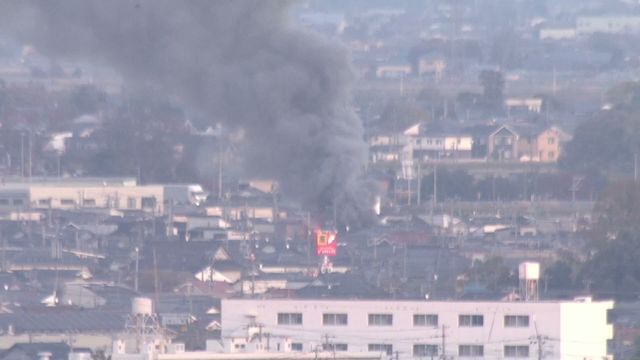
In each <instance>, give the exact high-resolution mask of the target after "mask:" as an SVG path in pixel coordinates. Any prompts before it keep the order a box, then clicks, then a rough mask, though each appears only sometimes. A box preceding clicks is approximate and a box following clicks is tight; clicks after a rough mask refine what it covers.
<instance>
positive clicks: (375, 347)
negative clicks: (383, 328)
mask: <svg viewBox="0 0 640 360" xmlns="http://www.w3.org/2000/svg"><path fill="white" fill-rule="evenodd" d="M369 351H371V352H381V353H385V354H387V355H392V354H393V345H391V344H369Z"/></svg>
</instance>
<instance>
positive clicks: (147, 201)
mask: <svg viewBox="0 0 640 360" xmlns="http://www.w3.org/2000/svg"><path fill="white" fill-rule="evenodd" d="M156 203H157V202H156V199H155V198H154V197H143V198H142V199H141V205H142V207H143V208H153V207H155V206H156ZM24 204H25V200H24V199H7V198H0V206H3V205H4V206H7V205H14V206H21V205H24ZM136 204H137V200H136V198H132V197H131V198H127V208H129V209H135V208H136ZM38 205H40V206H51V199H50V198H49V199H40V200H38ZM60 205H63V206H75V205H76V201H75V200H74V199H60ZM82 205H83V206H89V207H90V206H96V200H95V199H84V200H82ZM114 206H115V207H119V204H118V203H117V202H116V203H115V205H114Z"/></svg>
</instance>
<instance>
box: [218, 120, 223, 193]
mask: <svg viewBox="0 0 640 360" xmlns="http://www.w3.org/2000/svg"><path fill="white" fill-rule="evenodd" d="M217 127H218V200H222V124H220V123H219V124H218V126H217Z"/></svg>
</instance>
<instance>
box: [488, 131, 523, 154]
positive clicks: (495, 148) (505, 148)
mask: <svg viewBox="0 0 640 360" xmlns="http://www.w3.org/2000/svg"><path fill="white" fill-rule="evenodd" d="M487 155H488V157H489V158H490V159H493V160H496V161H515V160H517V159H518V133H517V132H515V131H514V130H513V129H512V128H511V127H510V126H507V125H502V126H500V127H498V128H497V129H496V130H494V131H493V132H492V133H490V134H489V138H488V141H487Z"/></svg>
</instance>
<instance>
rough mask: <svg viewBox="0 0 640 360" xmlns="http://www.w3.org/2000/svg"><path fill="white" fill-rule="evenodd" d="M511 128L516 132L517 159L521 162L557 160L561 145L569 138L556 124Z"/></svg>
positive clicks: (551, 161) (550, 161) (552, 161)
mask: <svg viewBox="0 0 640 360" xmlns="http://www.w3.org/2000/svg"><path fill="white" fill-rule="evenodd" d="M512 128H513V129H515V131H517V132H518V146H517V148H518V159H519V160H520V161H522V162H529V161H534V162H542V163H554V162H557V161H558V159H559V157H560V153H561V151H562V145H563V144H564V143H565V142H566V141H567V139H569V135H567V134H566V133H565V132H564V131H562V130H561V129H560V128H558V127H556V126H549V127H546V126H545V127H535V126H513V127H512Z"/></svg>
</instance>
